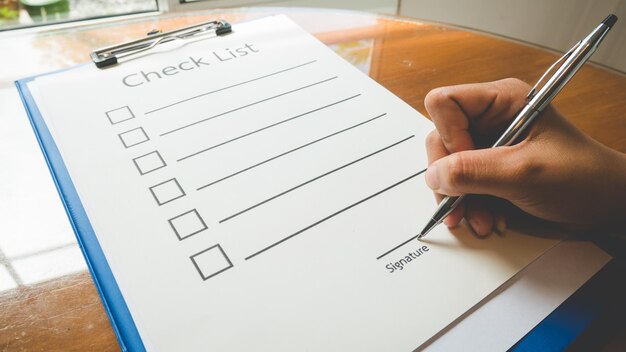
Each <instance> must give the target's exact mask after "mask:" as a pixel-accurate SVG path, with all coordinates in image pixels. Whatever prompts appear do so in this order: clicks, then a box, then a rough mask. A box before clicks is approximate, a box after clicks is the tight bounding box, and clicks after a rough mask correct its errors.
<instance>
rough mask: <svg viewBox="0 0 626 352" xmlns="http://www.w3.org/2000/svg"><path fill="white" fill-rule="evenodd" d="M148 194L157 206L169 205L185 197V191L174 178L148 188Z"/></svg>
mask: <svg viewBox="0 0 626 352" xmlns="http://www.w3.org/2000/svg"><path fill="white" fill-rule="evenodd" d="M150 192H152V196H153V197H154V199H155V200H156V202H157V204H158V205H163V204H166V203H169V202H171V201H173V200H175V199H178V198H180V197H184V196H185V191H183V188H182V187H181V186H180V184H179V183H178V181H176V179H175V178H173V179H170V180H167V181H165V182H161V183H159V184H158V185H154V186H152V187H150Z"/></svg>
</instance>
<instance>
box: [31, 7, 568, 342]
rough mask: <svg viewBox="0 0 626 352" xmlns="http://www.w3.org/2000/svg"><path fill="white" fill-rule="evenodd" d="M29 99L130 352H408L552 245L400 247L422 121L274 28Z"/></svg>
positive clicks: (44, 90)
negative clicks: (123, 323) (108, 287)
mask: <svg viewBox="0 0 626 352" xmlns="http://www.w3.org/2000/svg"><path fill="white" fill-rule="evenodd" d="M28 89H29V90H30V92H31V93H32V96H33V98H34V100H35V101H36V103H37V106H38V109H39V111H40V112H41V115H42V117H43V120H44V122H45V125H46V126H47V129H48V130H49V132H50V134H51V136H52V138H53V139H54V143H55V146H56V148H58V151H59V153H60V155H61V157H62V160H63V164H64V167H65V168H66V169H67V172H68V174H69V176H70V178H71V182H72V184H73V186H74V187H75V189H76V192H77V193H78V196H79V198H80V203H81V205H82V207H83V208H84V210H85V213H86V215H87V217H88V220H89V223H90V225H91V227H92V228H93V232H94V234H95V237H96V239H97V242H98V244H99V246H100V247H101V248H102V252H103V253H104V256H105V259H106V264H107V265H108V267H109V268H110V271H111V273H112V275H113V277H114V279H115V282H116V283H117V285H118V286H119V290H120V292H121V296H122V298H123V301H124V302H125V304H126V305H127V307H128V310H129V312H130V318H131V319H132V321H133V323H134V325H135V326H136V329H137V331H138V334H139V337H140V339H141V342H142V344H143V345H144V346H145V348H146V349H148V350H157V351H158V350H162V351H168V350H185V351H207V350H216V351H242V350H246V349H252V348H254V349H258V350H261V351H305V350H306V351H354V350H359V351H382V350H384V351H409V350H414V349H416V348H418V347H419V346H420V345H422V344H423V343H424V342H426V341H427V340H428V339H430V338H431V337H432V336H434V335H435V334H437V333H438V332H439V331H441V330H442V329H443V328H445V327H446V326H448V325H449V324H451V323H453V322H454V321H455V320H456V319H458V318H459V317H460V316H462V315H463V314H464V313H465V312H467V311H468V310H469V309H471V308H472V307H473V306H475V305H476V304H477V303H479V302H480V301H481V300H483V299H484V298H485V297H487V296H488V295H489V294H490V293H492V292H493V291H494V290H495V289H497V288H498V287H499V286H500V285H502V284H503V283H505V282H506V281H507V280H508V279H510V278H511V277H512V276H513V275H515V274H516V273H517V272H519V271H520V270H522V269H523V268H524V267H525V266H526V265H528V264H529V263H531V262H532V261H533V260H535V259H536V258H537V257H539V256H540V255H541V254H542V253H544V252H545V251H546V250H548V249H549V248H550V247H552V246H553V245H554V244H556V243H557V242H556V241H555V240H552V239H545V238H540V237H532V236H528V235H527V234H524V233H520V232H516V231H509V232H507V233H506V234H505V235H504V236H502V237H498V236H493V237H490V238H488V239H486V240H479V239H476V238H474V237H472V236H471V235H470V234H469V233H467V232H466V231H465V230H463V229H462V228H460V229H456V230H454V231H452V232H451V231H450V230H448V229H445V228H444V226H440V227H438V228H436V229H435V230H434V231H433V233H432V234H430V235H429V238H428V240H427V241H422V242H418V241H417V240H416V235H417V233H418V231H419V230H420V226H422V225H423V224H424V223H426V221H427V219H428V217H429V216H430V215H431V214H432V213H433V211H434V209H435V208H436V203H435V200H434V197H433V195H432V193H431V191H430V190H429V189H428V188H427V187H426V185H425V182H424V179H423V172H424V170H425V168H426V166H427V157H426V152H425V147H424V141H425V138H426V135H427V134H428V133H429V132H430V131H431V130H432V129H433V128H434V127H433V125H432V123H431V122H430V121H429V120H428V119H426V118H425V117H424V116H422V115H421V114H419V113H418V112H417V111H415V110H414V109H413V108H412V107H410V106H409V105H407V104H406V103H404V102H403V101H402V100H400V99H399V98H398V97H396V96H394V95H393V94H392V93H390V92H389V91H387V90H386V89H385V88H383V87H382V86H380V85H379V84H377V83H376V82H375V81H373V80H371V79H370V78H369V77H368V76H366V75H364V74H363V73H362V72H360V71H359V70H358V69H356V68H354V67H352V66H351V65H350V64H349V63H347V62H345V61H344V60H342V59H341V58H340V57H338V56H337V55H336V54H335V53H334V52H332V50H330V49H328V48H327V47H326V46H325V45H324V44H322V43H321V42H319V41H317V40H316V39H315V38H314V37H313V36H311V35H310V34H308V33H306V32H305V31H304V30H302V29H301V28H299V27H298V26H297V25H295V24H294V23H293V22H292V21H291V20H289V19H288V18H287V17H285V16H270V17H267V18H263V19H260V20H255V21H251V22H247V23H242V24H235V25H234V26H233V33H232V34H229V35H225V36H220V37H215V38H210V39H200V40H193V41H191V42H188V43H178V42H172V43H168V44H167V45H165V44H164V45H161V46H159V48H158V49H156V50H154V51H152V52H151V53H150V54H148V55H145V56H144V57H140V58H137V59H133V60H128V61H126V62H122V63H121V64H119V65H117V66H115V67H112V68H108V69H105V70H101V69H97V68H95V67H93V65H84V66H80V67H77V68H74V69H71V70H68V71H63V72H59V73H52V74H49V75H45V76H41V77H38V78H37V79H35V80H32V81H31V82H30V83H29V84H28ZM53 173H54V169H53ZM70 211H71V210H70ZM459 292H462V294H459Z"/></svg>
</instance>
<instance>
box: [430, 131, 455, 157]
mask: <svg viewBox="0 0 626 352" xmlns="http://www.w3.org/2000/svg"><path fill="white" fill-rule="evenodd" d="M426 155H427V156H428V165H429V166H430V165H431V164H432V163H434V162H435V161H436V160H439V159H441V158H443V157H445V156H448V155H450V152H448V150H447V149H446V147H445V146H444V144H443V141H442V140H441V136H440V135H439V132H437V130H432V131H430V133H429V134H428V135H427V136H426Z"/></svg>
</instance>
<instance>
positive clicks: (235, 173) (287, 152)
mask: <svg viewBox="0 0 626 352" xmlns="http://www.w3.org/2000/svg"><path fill="white" fill-rule="evenodd" d="M383 116H387V113H384V114H380V115H378V116H375V117H372V118H371V119H369V120H365V121H363V122H359V123H357V124H356V125H352V126H350V127H347V128H344V129H342V130H339V131H337V132H333V133H331V134H329V135H326V136H324V137H322V138H318V139H316V140H314V141H311V142H309V143H306V144H303V145H301V146H299V147H296V148H293V149H290V150H288V151H286V152H284V153H281V154H278V155H275V156H273V157H271V158H269V159H265V160H263V161H261V162H259V163H256V164H254V165H252V166H248V167H246V168H245V169H241V170H239V171H237V172H234V173H232V174H230V175H228V176H224V177H222V178H220V179H218V180H215V181H213V182H210V183H207V184H205V185H203V186H200V187H198V188H197V189H196V190H197V191H199V190H202V189H204V188H207V187H209V186H212V185H214V184H216V183H219V182H222V181H224V180H227V179H229V178H231V177H233V176H237V175H239V174H241V173H243V172H246V171H248V170H251V169H254V168H255V167H258V166H261V165H263V164H265V163H268V162H270V161H272V160H276V159H278V158H280V157H283V156H285V155H288V154H291V153H293V152H295V151H297V150H300V149H302V148H306V147H308V146H310V145H313V144H315V143H317V142H321V141H323V140H325V139H328V138H330V137H333V136H336V135H338V134H340V133H343V132H346V131H349V130H351V129H353V128H356V127H359V126H362V125H365V124H367V123H369V122H372V121H374V120H377V119H379V118H381V117H383Z"/></svg>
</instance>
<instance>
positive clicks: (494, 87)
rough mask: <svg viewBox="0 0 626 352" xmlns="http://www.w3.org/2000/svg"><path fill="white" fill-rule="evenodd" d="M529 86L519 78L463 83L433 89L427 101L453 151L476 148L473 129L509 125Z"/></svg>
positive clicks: (442, 134)
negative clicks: (472, 133)
mask: <svg viewBox="0 0 626 352" xmlns="http://www.w3.org/2000/svg"><path fill="white" fill-rule="evenodd" d="M528 89H529V86H528V85H527V84H526V83H524V82H522V81H520V80H516V79H504V80H500V81H495V82H487V83H473V84H462V85H457V86H450V87H442V88H437V89H434V90H432V91H430V92H429V93H428V94H427V95H426V98H425V100H424V105H425V107H426V110H427V111H428V113H429V115H430V117H431V119H432V120H433V122H434V123H435V127H436V128H437V131H439V134H440V135H441V139H442V140H443V143H444V145H445V147H446V149H447V150H448V151H449V152H450V153H456V152H460V151H463V150H470V149H475V143H474V140H473V138H472V135H471V133H470V132H471V131H474V132H478V133H482V134H486V133H487V132H489V131H490V130H494V129H497V128H500V127H501V126H503V125H505V124H506V123H507V122H508V121H509V120H510V119H511V118H513V117H514V115H515V114H516V112H517V111H518V110H519V109H520V108H521V106H522V105H523V104H524V102H525V101H526V93H527V92H528Z"/></svg>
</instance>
